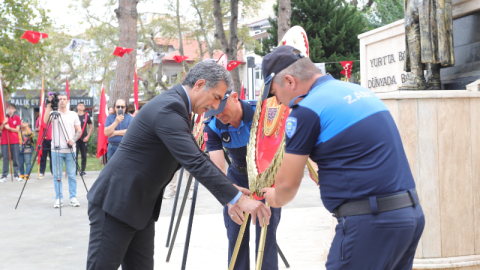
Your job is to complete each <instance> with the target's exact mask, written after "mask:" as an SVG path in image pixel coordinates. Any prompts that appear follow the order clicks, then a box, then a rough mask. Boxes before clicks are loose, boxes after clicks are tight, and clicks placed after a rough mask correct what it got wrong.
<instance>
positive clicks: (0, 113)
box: [0, 78, 5, 123]
mask: <svg viewBox="0 0 480 270" xmlns="http://www.w3.org/2000/svg"><path fill="white" fill-rule="evenodd" d="M4 120H5V99H4V98H3V81H2V78H0V123H3V121H4Z"/></svg>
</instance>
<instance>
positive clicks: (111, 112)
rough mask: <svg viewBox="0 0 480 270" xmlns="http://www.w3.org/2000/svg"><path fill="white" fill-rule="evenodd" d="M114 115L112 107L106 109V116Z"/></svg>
mask: <svg viewBox="0 0 480 270" xmlns="http://www.w3.org/2000/svg"><path fill="white" fill-rule="evenodd" d="M114 113H115V109H114V108H113V107H108V115H110V114H114Z"/></svg>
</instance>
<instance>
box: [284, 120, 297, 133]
mask: <svg viewBox="0 0 480 270" xmlns="http://www.w3.org/2000/svg"><path fill="white" fill-rule="evenodd" d="M296 130H297V118H295V117H288V118H287V123H286V126H285V134H287V136H288V137H289V138H292V136H293V134H295V131H296Z"/></svg>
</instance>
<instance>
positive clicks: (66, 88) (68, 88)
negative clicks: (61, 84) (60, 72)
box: [65, 77, 70, 100]
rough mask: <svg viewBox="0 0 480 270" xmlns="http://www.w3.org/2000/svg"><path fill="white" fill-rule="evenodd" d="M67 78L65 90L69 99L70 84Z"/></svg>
mask: <svg viewBox="0 0 480 270" xmlns="http://www.w3.org/2000/svg"><path fill="white" fill-rule="evenodd" d="M66 79H67V86H66V87H65V92H67V99H68V100H70V86H69V85H68V77H67V78H66Z"/></svg>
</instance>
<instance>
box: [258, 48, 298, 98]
mask: <svg viewBox="0 0 480 270" xmlns="http://www.w3.org/2000/svg"><path fill="white" fill-rule="evenodd" d="M303 57H306V55H305V54H303V53H302V52H300V51H299V50H298V49H295V48H294V47H292V46H288V45H285V46H280V47H277V48H276V49H275V50H273V51H272V52H271V53H269V54H267V55H265V57H264V58H263V61H262V74H263V78H264V81H265V88H264V89H263V95H262V97H261V98H262V101H263V100H265V99H267V98H269V97H273V95H272V94H270V87H271V86H272V81H273V78H274V77H275V75H277V74H278V73H280V71H282V70H284V69H286V68H287V67H289V66H290V65H291V64H293V63H295V62H296V61H297V60H299V59H302V58H303Z"/></svg>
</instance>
